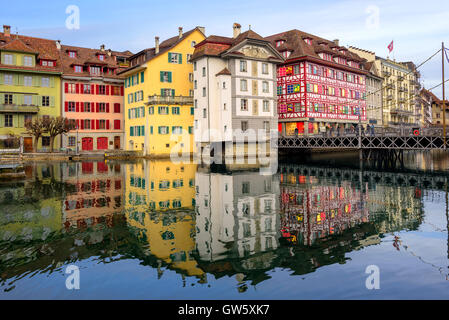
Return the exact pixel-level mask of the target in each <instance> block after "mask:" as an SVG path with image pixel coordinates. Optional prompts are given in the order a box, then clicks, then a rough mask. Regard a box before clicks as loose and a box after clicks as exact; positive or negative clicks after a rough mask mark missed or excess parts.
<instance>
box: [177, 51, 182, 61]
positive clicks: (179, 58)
mask: <svg viewBox="0 0 449 320" xmlns="http://www.w3.org/2000/svg"><path fill="white" fill-rule="evenodd" d="M178 63H179V64H182V54H181V53H178Z"/></svg>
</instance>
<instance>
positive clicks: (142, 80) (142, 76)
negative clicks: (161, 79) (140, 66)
mask: <svg viewBox="0 0 449 320" xmlns="http://www.w3.org/2000/svg"><path fill="white" fill-rule="evenodd" d="M140 82H142V83H144V82H145V73H144V72H143V71H142V72H141V73H140Z"/></svg>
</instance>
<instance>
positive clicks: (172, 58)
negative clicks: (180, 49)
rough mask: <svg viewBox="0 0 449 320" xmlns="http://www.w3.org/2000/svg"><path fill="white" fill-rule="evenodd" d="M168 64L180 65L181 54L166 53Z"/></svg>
mask: <svg viewBox="0 0 449 320" xmlns="http://www.w3.org/2000/svg"><path fill="white" fill-rule="evenodd" d="M168 62H169V63H177V64H182V54H180V53H171V52H169V53H168Z"/></svg>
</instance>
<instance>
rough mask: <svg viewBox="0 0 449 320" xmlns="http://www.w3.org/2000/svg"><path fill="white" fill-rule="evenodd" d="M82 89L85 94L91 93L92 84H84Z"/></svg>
mask: <svg viewBox="0 0 449 320" xmlns="http://www.w3.org/2000/svg"><path fill="white" fill-rule="evenodd" d="M81 88H82V91H83V93H84V94H90V93H91V86H90V84H83V85H82V87H81Z"/></svg>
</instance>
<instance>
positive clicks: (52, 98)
mask: <svg viewBox="0 0 449 320" xmlns="http://www.w3.org/2000/svg"><path fill="white" fill-rule="evenodd" d="M54 106H55V97H53V96H50V107H54Z"/></svg>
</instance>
